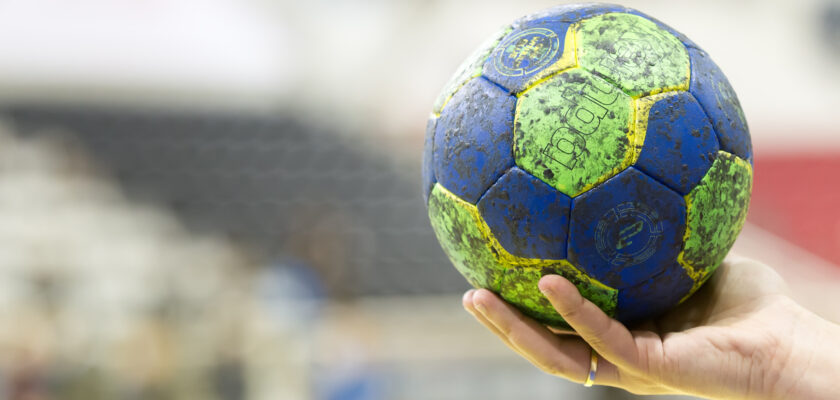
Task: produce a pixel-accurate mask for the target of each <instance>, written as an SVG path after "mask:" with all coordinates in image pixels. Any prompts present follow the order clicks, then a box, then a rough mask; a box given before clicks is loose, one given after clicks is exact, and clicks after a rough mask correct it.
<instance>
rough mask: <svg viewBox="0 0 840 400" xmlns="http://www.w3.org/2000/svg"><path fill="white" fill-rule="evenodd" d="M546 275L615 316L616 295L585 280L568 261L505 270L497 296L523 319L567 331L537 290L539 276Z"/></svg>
mask: <svg viewBox="0 0 840 400" xmlns="http://www.w3.org/2000/svg"><path fill="white" fill-rule="evenodd" d="M550 274H557V275H561V276H563V277H565V278H566V279H568V280H569V281H571V282H572V283H573V284H574V285H575V286H577V288H578V290H580V292H581V294H582V295H583V296H584V297H586V298H587V299H589V300H590V301H592V302H593V303H595V304H596V305H598V307H600V308H601V309H602V310H604V312H605V313H606V314H607V315H610V316H612V315H614V314H615V309H616V302H617V295H618V291H617V290H615V289H613V288H610V287H608V286H606V285H604V284H602V283H599V282H597V281H595V280H593V279H591V278H589V277H587V276H586V275H584V274H582V273H581V272H580V271H579V270H578V269H577V268H575V267H574V266H573V265H571V264H569V262H568V261H558V262H549V263H545V264H542V265H537V266H531V267H513V268H509V269H508V270H506V271H505V274H504V277H503V278H502V282H501V287H500V289H499V291H500V294H501V296H502V298H503V299H505V300H506V301H508V302H509V303H511V304H513V305H514V306H516V307H517V308H519V310H521V311H522V312H523V313H524V314H525V315H528V316H530V317H532V318H537V319H539V320H541V321H545V322H547V323H549V324H551V325H555V326H561V327H564V328H569V326H568V325H567V324H566V322H565V321H564V320H563V317H561V316H560V314H558V313H557V311H556V310H555V309H554V307H553V306H552V305H551V303H550V302H549V301H548V299H547V298H545V296H543V294H542V293H541V292H540V289H539V287H538V286H537V284H538V283H539V281H540V279H541V278H542V277H543V276H546V275H550Z"/></svg>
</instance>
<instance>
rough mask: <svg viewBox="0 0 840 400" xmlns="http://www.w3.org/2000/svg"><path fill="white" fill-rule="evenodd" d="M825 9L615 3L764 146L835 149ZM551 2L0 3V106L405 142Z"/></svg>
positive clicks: (839, 93) (839, 83) (836, 67)
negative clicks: (655, 32) (711, 71)
mask: <svg viewBox="0 0 840 400" xmlns="http://www.w3.org/2000/svg"><path fill="white" fill-rule="evenodd" d="M832 1H834V2H835V3H836V0H800V1H790V0H766V1H758V0H746V1H727V0H703V1H699V0H692V1H680V2H674V1H665V0H659V1H657V0H629V1H624V2H623V3H624V4H625V5H628V6H631V7H634V8H638V9H640V10H642V11H644V12H647V13H649V14H651V15H653V16H655V17H657V18H659V19H661V20H663V21H665V22H666V23H668V24H670V25H672V26H673V27H675V28H676V29H678V30H680V31H683V32H684V33H686V34H687V35H688V36H689V37H691V38H692V39H693V40H694V41H696V42H697V43H698V44H700V45H701V46H702V47H704V48H705V49H706V50H707V51H709V52H710V53H711V54H712V57H713V58H714V59H715V60H716V61H717V62H718V64H720V65H721V67H722V68H723V70H724V71H725V72H726V73H727V75H728V76H729V78H730V80H731V81H732V83H733V85H734V87H735V89H736V91H737V92H738V94H739V96H740V97H741V100H742V103H743V105H744V108H745V111H746V113H747V116H748V120H749V122H750V125H751V128H752V132H753V137H754V142H755V144H756V147H757V148H758V151H759V152H763V151H775V150H777V149H783V150H785V151H790V150H791V149H797V148H802V149H812V148H815V147H820V148H824V147H826V146H828V147H837V148H840V140H838V139H837V138H838V137H840V135H838V134H837V133H838V128H836V127H835V125H836V124H835V109H838V107H840V73H838V72H840V54H837V53H836V51H835V53H833V54H832V53H831V52H830V46H827V45H826V43H825V42H826V41H825V40H823V38H822V37H821V34H822V30H821V28H822V26H821V25H820V24H821V23H822V22H823V21H822V17H821V14H820V11H821V10H823V9H824V8H825V7H826V6H827V4H829V3H830V2H832ZM557 3H558V2H554V1H545V0H532V1H518V2H512V1H502V0H482V1H479V0H458V1H441V0H437V1H435V0H422V1H421V0H409V1H399V2H395V1H386V0H368V1H363V0H353V1H335V0H311V1H303V2H302V1H289V0H276V1H270V0H202V1H199V0H178V1H176V0H153V1H143V2H136V1H127V0H122V1H113V0H111V1H107V0H79V1H75V2H62V1H59V0H8V1H4V2H0V54H3V57H0V102H6V103H9V102H11V103H14V102H20V101H44V100H46V101H51V102H54V101H63V102H67V101H70V102H80V101H81V102H93V103H104V104H128V105H136V104H140V105H152V106H164V107H204V108H208V107H209V108H236V109H245V110H258V111H274V110H280V109H288V108H292V109H294V110H295V111H297V112H303V113H305V115H309V116H310V117H311V118H313V119H314V120H318V121H320V122H322V123H329V124H333V125H337V126H345V127H346V126H353V127H362V128H363V130H364V131H365V132H368V133H370V134H372V135H396V136H398V137H402V136H404V135H411V137H412V138H416V137H417V136H418V135H420V134H421V131H422V127H423V120H424V118H425V116H426V113H427V110H428V109H429V108H430V105H431V102H432V100H433V98H434V97H435V95H436V93H437V91H438V90H439V88H440V87H441V86H442V85H443V83H444V82H445V81H446V80H447V78H448V76H449V74H450V73H451V72H453V71H454V69H455V68H456V66H457V65H458V64H459V63H460V61H461V59H462V58H463V57H465V56H466V55H467V54H469V52H470V50H472V48H473V47H474V46H475V45H476V44H478V43H480V42H481V41H482V39H483V38H484V36H485V35H487V34H489V33H491V32H493V30H494V29H495V28H496V27H498V26H500V25H502V24H504V23H507V22H509V21H511V20H512V19H514V18H516V17H518V16H520V15H523V14H525V13H527V12H531V11H534V10H538V9H540V8H544V7H548V6H551V5H554V4H557ZM411 143H413V145H417V143H419V141H417V140H413V141H411Z"/></svg>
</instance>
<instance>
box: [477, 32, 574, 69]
mask: <svg viewBox="0 0 840 400" xmlns="http://www.w3.org/2000/svg"><path fill="white" fill-rule="evenodd" d="M559 51H560V38H559V37H558V36H557V34H556V33H554V31H552V30H551V29H546V28H531V29H526V30H524V31H521V32H519V33H517V34H515V35H513V36H511V37H509V38H507V40H505V41H504V42H502V44H500V45H499V47H498V49H497V50H496V55H495V57H494V63H493V64H494V65H495V67H496V71H498V72H499V73H500V74H502V75H504V76H524V75H529V74H532V73H534V72H537V71H539V70H541V69H543V68H545V67H546V66H548V64H550V63H551V61H552V60H553V59H554V57H555V56H556V55H557V52H559Z"/></svg>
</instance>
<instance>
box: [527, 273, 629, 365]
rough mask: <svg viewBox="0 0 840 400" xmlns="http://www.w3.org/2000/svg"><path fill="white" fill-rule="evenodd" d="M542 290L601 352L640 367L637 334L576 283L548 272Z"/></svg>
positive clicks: (556, 307) (615, 359) (626, 363)
mask: <svg viewBox="0 0 840 400" xmlns="http://www.w3.org/2000/svg"><path fill="white" fill-rule="evenodd" d="M539 288H540V291H541V292H543V294H544V295H545V296H546V297H547V298H548V300H549V301H550V302H551V304H552V305H553V306H554V308H555V309H557V312H559V313H560V315H562V316H563V319H565V320H566V322H567V323H568V324H569V325H570V326H571V327H572V328H574V330H575V331H577V332H578V334H580V336H581V337H582V338H583V339H584V340H585V341H586V342H587V343H589V345H590V346H592V348H593V349H595V351H596V352H598V354H600V355H601V356H603V357H604V358H606V359H608V360H610V362H612V363H614V364H616V365H617V366H619V367H621V368H625V369H628V370H630V371H638V370H639V351H638V347H637V344H636V341H635V339H634V337H633V335H632V334H631V333H630V331H629V330H627V328H626V327H625V326H624V325H622V324H621V323H620V322H618V321H616V320H614V319H612V318H610V317H609V316H607V314H605V313H604V312H603V311H602V310H601V309H600V308H598V306H596V305H595V304H594V303H592V302H590V301H589V300H587V299H585V298H584V297H583V296H581V294H580V292H578V290H577V288H576V287H575V285H573V284H572V283H571V282H569V281H568V280H567V279H565V278H563V277H561V276H559V275H546V276H544V277H543V278H542V279H540V282H539Z"/></svg>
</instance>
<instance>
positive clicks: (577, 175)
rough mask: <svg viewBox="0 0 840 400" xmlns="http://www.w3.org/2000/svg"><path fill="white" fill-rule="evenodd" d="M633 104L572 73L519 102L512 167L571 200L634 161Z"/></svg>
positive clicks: (613, 90)
mask: <svg viewBox="0 0 840 400" xmlns="http://www.w3.org/2000/svg"><path fill="white" fill-rule="evenodd" d="M633 112H634V110H633V99H632V98H630V96H627V95H626V94H624V93H623V92H622V91H621V90H620V89H619V88H617V87H615V86H613V85H612V84H610V83H609V82H607V81H605V80H603V79H601V78H599V77H597V76H595V75H593V74H591V73H589V72H587V71H584V70H582V69H579V68H576V69H572V70H568V71H566V72H563V73H561V74H559V75H556V76H554V77H552V78H550V79H548V80H546V81H545V82H542V83H540V84H539V85H537V86H534V87H533V88H532V89H530V90H528V91H526V92H525V93H524V94H522V95H521V96H520V98H519V103H518V105H517V109H516V120H515V123H514V131H515V133H514V141H515V146H514V157H515V158H516V163H517V164H518V165H519V166H520V167H521V168H522V169H524V170H526V171H528V172H530V173H531V174H532V175H534V176H536V177H537V178H540V179H541V180H542V181H544V182H545V183H548V184H549V185H551V186H552V187H554V188H555V189H557V190H559V191H561V192H563V193H564V194H566V195H568V196H570V197H574V196H577V195H578V194H580V193H582V192H584V191H585V190H587V189H588V188H591V187H592V186H594V185H596V184H598V183H600V182H603V181H604V180H606V179H607V178H609V177H610V176H612V175H614V174H616V173H618V172H620V171H621V170H623V169H624V168H626V167H627V166H628V165H629V164H630V163H632V160H630V159H631V158H632V156H633V154H634V153H633V152H634V149H633V143H632V142H633V132H632V129H631V125H632V123H633V121H632V119H633V118H632V116H633Z"/></svg>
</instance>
